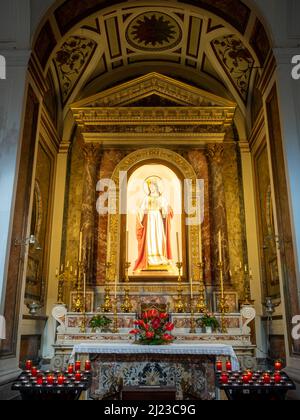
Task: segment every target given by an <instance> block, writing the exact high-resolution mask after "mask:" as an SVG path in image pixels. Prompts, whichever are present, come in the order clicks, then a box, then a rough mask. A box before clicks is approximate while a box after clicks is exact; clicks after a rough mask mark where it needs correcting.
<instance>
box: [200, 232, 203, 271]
mask: <svg viewBox="0 0 300 420" xmlns="http://www.w3.org/2000/svg"><path fill="white" fill-rule="evenodd" d="M199 262H200V263H201V264H202V263H203V249H202V232H201V224H200V226H199Z"/></svg>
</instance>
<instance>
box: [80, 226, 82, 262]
mask: <svg viewBox="0 0 300 420" xmlns="http://www.w3.org/2000/svg"><path fill="white" fill-rule="evenodd" d="M81 261H82V231H81V232H80V236H79V262H81Z"/></svg>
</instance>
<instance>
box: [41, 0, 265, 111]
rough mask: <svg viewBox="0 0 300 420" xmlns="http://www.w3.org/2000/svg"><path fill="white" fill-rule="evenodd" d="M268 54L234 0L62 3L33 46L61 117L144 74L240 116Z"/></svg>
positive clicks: (260, 31) (253, 20) (254, 22)
mask: <svg viewBox="0 0 300 420" xmlns="http://www.w3.org/2000/svg"><path fill="white" fill-rule="evenodd" d="M269 53H270V43H269V40H268V36H267V34H266V31H265V29H264V27H263V25H262V24H261V22H260V20H259V19H258V18H257V17H256V15H255V13H254V12H253V11H251V10H250V9H249V7H248V6H247V5H246V4H245V3H243V2H242V1H240V0H201V1H200V0H185V1H184V2H183V1H167V2H166V1H161V2H156V1H147V2H146V1H145V2H144V1H138V2H129V1H128V2H124V3H119V2H117V1H114V0H109V1H101V0H84V1H83V0H80V1H79V0H66V1H64V2H61V5H60V6H59V7H58V8H56V9H55V8H53V9H52V13H50V14H49V15H48V18H47V19H45V21H44V23H43V25H42V27H41V28H40V31H39V34H38V36H37V37H36V40H35V47H34V55H35V57H36V58H37V61H38V62H39V65H40V66H41V68H42V69H43V71H44V74H45V75H47V76H48V77H49V74H50V73H51V74H52V78H53V84H54V85H55V86H56V90H57V92H56V93H57V94H58V96H59V98H60V107H61V109H62V111H63V114H64V115H66V114H67V113H68V112H69V109H70V104H71V103H72V102H75V101H77V100H80V99H82V98H85V97H88V96H90V95H92V94H94V93H97V92H99V91H101V90H103V89H106V88H108V87H112V86H114V85H115V84H117V83H121V82H124V81H126V80H130V79H132V78H133V77H136V76H141V75H143V74H146V73H148V72H150V71H159V72H160V73H163V74H166V75H169V76H174V77H177V78H179V79H183V80H185V81H188V82H190V83H193V84H195V85H197V86H199V87H201V88H204V89H206V90H208V91H210V92H212V93H215V94H217V95H219V96H223V97H224V98H227V99H230V100H234V101H235V102H236V103H237V104H238V106H239V109H240V111H241V113H243V114H244V115H246V109H247V105H248V104H249V100H250V98H251V94H250V93H251V92H250V88H251V86H252V85H253V82H252V81H253V80H254V78H255V77H257V73H259V71H260V69H261V68H262V67H263V65H264V63H265V61H266V59H267V57H268V55H269Z"/></svg>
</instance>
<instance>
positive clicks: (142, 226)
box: [134, 176, 174, 272]
mask: <svg viewBox="0 0 300 420" xmlns="http://www.w3.org/2000/svg"><path fill="white" fill-rule="evenodd" d="M160 183H161V179H160V178H159V177H157V176H151V177H149V178H147V179H146V181H145V184H144V185H145V192H146V197H145V198H144V200H143V203H142V206H141V208H140V209H139V211H138V215H137V239H138V247H139V250H138V251H139V252H138V259H137V261H136V264H135V267H134V272H137V271H168V270H169V269H170V268H171V265H172V262H171V260H172V246H171V220H172V219H173V216H174V214H173V209H172V208H171V206H170V205H169V203H168V201H167V200H166V199H165V198H164V197H163V196H162V193H161V190H160V186H159V184H160Z"/></svg>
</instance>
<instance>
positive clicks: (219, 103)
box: [71, 73, 236, 145]
mask: <svg viewBox="0 0 300 420" xmlns="http://www.w3.org/2000/svg"><path fill="white" fill-rule="evenodd" d="M71 109H72V112H73V116H74V119H75V121H76V123H77V125H78V127H79V128H80V130H81V133H82V136H83V139H84V141H85V142H87V143H89V142H94V143H97V142H101V143H102V144H109V145H114V144H121V143H122V144H133V143H135V142H136V141H139V142H141V143H142V144H144V142H145V141H149V142H150V141H151V142H155V143H156V142H157V141H158V139H159V141H160V142H162V143H164V144H173V143H174V142H175V143H176V144H178V143H179V142H182V141H184V142H185V143H186V144H195V142H196V143H197V142H200V141H201V142H203V141H208V139H211V141H214V142H222V141H224V137H225V133H226V130H227V128H228V127H230V126H231V125H232V122H233V118H234V114H235V110H236V104H235V103H233V102H230V101H228V100H226V99H223V98H220V97H218V96H216V95H212V94H211V93H209V92H205V91H203V90H201V89H197V88H195V87H193V86H189V85H188V84H185V83H182V82H179V81H177V80H174V79H171V78H169V77H166V76H162V75H160V74H157V73H150V74H148V75H147V76H144V77H141V78H138V79H135V80H133V81H130V82H127V83H125V84H122V85H120V86H117V87H115V88H113V89H109V90H107V91H105V92H102V93H99V94H97V95H94V96H92V97H90V98H87V99H84V100H82V101H80V102H77V103H75V104H73V106H72V107H71Z"/></svg>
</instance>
